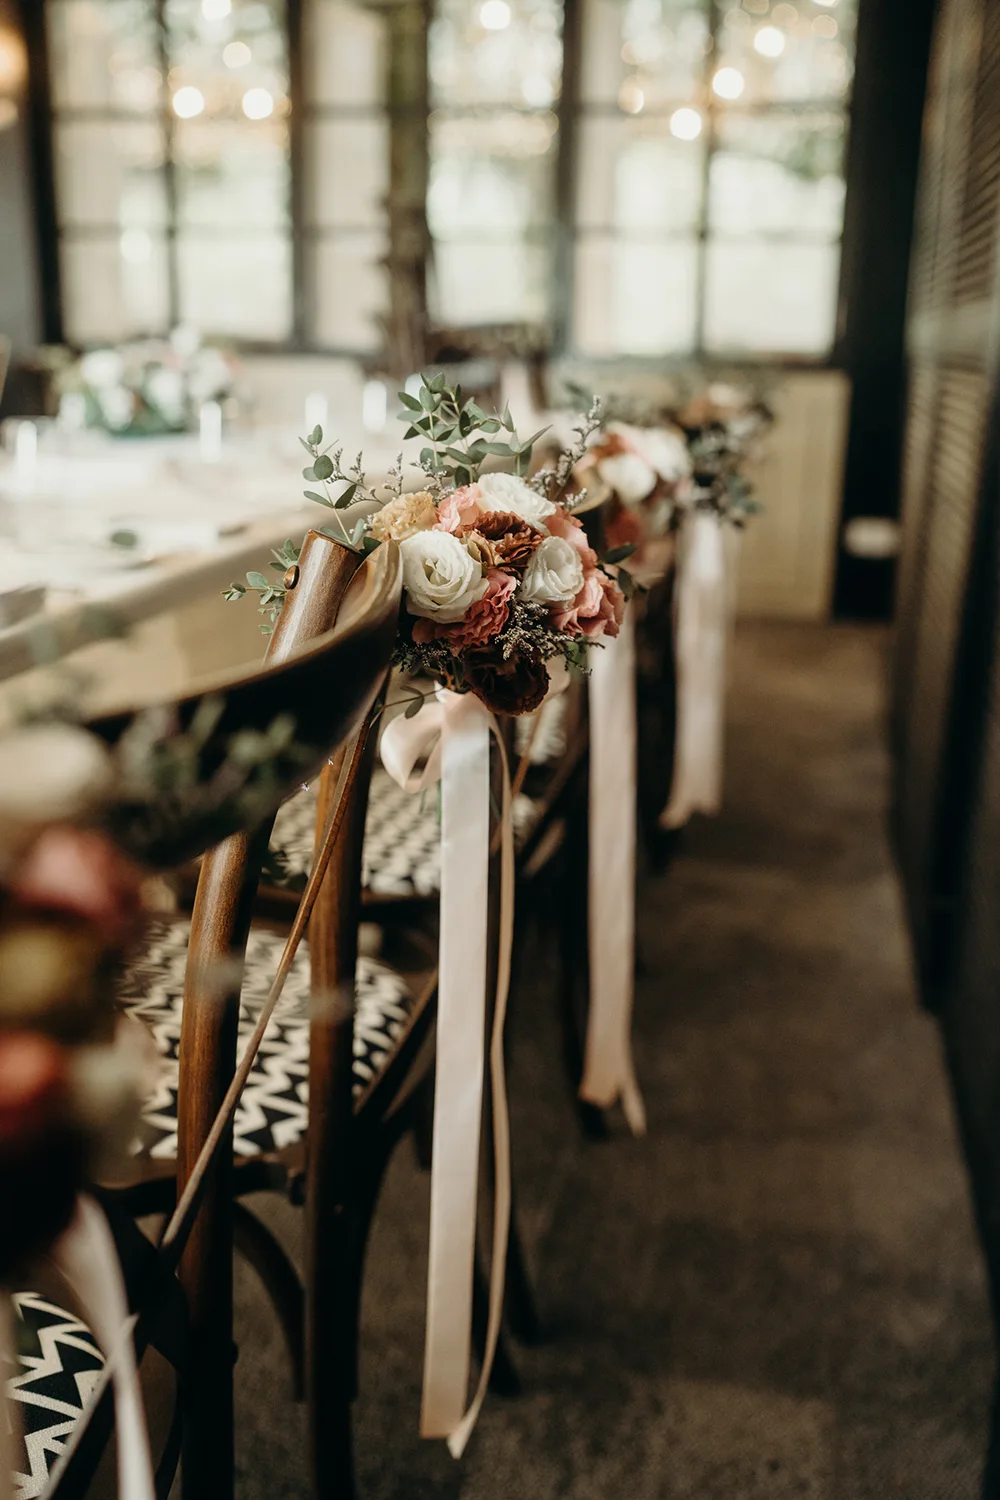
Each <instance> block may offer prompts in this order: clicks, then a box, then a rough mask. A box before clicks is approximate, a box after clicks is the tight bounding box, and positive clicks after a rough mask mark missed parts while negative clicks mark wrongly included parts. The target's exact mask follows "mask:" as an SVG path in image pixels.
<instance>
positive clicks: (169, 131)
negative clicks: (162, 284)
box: [153, 0, 181, 328]
mask: <svg viewBox="0 0 1000 1500" xmlns="http://www.w3.org/2000/svg"><path fill="white" fill-rule="evenodd" d="M153 3H154V14H155V19H156V46H157V55H158V61H159V65H160V76H161V77H162V79H163V84H162V88H161V95H160V129H161V130H162V131H163V193H164V199H165V202H166V209H167V222H166V226H165V238H166V242H167V306H168V310H169V311H168V316H169V321H170V327H171V328H176V327H177V325H178V324H179V323H180V321H181V313H180V303H181V296H180V268H179V266H178V259H177V233H178V218H177V172H176V168H175V163H174V115H173V110H172V108H171V101H170V85H169V78H170V44H169V37H168V31H167V12H166V0H153Z"/></svg>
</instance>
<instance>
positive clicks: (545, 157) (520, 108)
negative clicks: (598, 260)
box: [427, 0, 562, 327]
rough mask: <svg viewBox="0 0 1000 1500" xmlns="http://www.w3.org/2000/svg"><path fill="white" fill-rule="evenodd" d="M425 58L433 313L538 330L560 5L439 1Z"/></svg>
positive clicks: (553, 160) (550, 204) (551, 207)
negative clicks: (525, 325) (428, 100)
mask: <svg viewBox="0 0 1000 1500" xmlns="http://www.w3.org/2000/svg"><path fill="white" fill-rule="evenodd" d="M429 62H430V98H431V113H430V182H429V188H428V196H427V213H428V222H429V227H430V232H431V236H432V238H433V242H434V261H433V267H434V270H433V276H432V286H431V294H432V303H431V309H432V313H433V314H434V315H435V316H436V321H438V322H440V323H445V324H451V325H457V326H459V327H461V326H469V325H476V324H482V323H529V324H530V323H534V324H541V323H547V322H548V321H549V318H550V315H551V294H552V280H553V264H554V263H553V249H554V238H555V231H556V201H557V200H556V170H557V164H558V157H557V144H558V142H557V133H558V125H559V121H558V116H557V114H556V109H557V108H558V101H559V94H560V89H561V85H562V5H561V4H560V0H438V3H437V6H436V10H435V16H434V20H433V22H432V23H431V28H430V57H429Z"/></svg>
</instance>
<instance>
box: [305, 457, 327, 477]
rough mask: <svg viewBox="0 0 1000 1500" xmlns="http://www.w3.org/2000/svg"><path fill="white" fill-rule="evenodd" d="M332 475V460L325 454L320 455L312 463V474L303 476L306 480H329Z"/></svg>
mask: <svg viewBox="0 0 1000 1500" xmlns="http://www.w3.org/2000/svg"><path fill="white" fill-rule="evenodd" d="M332 474H333V460H332V459H331V458H329V457H328V456H327V454H325V453H321V454H320V455H319V457H318V458H317V459H316V460H315V462H314V463H313V471H312V474H311V475H309V474H307V475H305V478H306V479H309V478H312V479H329V478H331V476H332Z"/></svg>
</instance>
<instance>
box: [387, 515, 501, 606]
mask: <svg viewBox="0 0 1000 1500" xmlns="http://www.w3.org/2000/svg"><path fill="white" fill-rule="evenodd" d="M399 550H400V552H401V553H402V556H403V588H404V589H405V591H406V596H407V600H406V607H407V609H408V610H409V612H410V614H411V615H422V616H423V617H424V618H425V619H428V620H438V621H440V623H441V624H442V625H447V624H449V623H451V622H452V621H455V620H461V619H462V617H463V616H464V614H465V612H466V610H467V609H468V607H469V605H470V604H473V603H475V601H476V600H477V599H481V598H482V597H483V594H484V593H485V592H486V579H485V578H484V577H483V570H482V568H481V567H480V565H479V563H478V562H476V560H475V558H473V557H472V556H471V555H470V553H469V550H468V548H467V547H465V546H463V544H462V543H461V542H460V541H459V540H458V538H457V537H454V536H452V534H451V532H449V531H418V532H417V533H416V535H414V536H411V537H407V539H406V540H405V541H404V542H401V543H400V549H399Z"/></svg>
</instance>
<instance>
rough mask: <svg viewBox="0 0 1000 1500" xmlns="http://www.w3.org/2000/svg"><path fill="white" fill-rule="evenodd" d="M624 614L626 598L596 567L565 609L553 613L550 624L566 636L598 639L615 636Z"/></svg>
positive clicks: (589, 572) (590, 570)
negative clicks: (603, 636)
mask: <svg viewBox="0 0 1000 1500" xmlns="http://www.w3.org/2000/svg"><path fill="white" fill-rule="evenodd" d="M624 613H625V598H624V595H623V594H622V591H621V589H620V588H619V587H618V585H617V583H615V581H614V580H613V579H612V578H609V577H608V576H607V574H606V573H602V572H601V570H600V569H599V568H591V569H589V570H588V572H587V573H586V574H585V575H584V580H583V588H582V589H581V590H580V592H579V593H578V594H577V596H576V598H575V599H574V600H573V603H572V604H571V605H570V606H569V608H568V609H559V610H553V612H552V616H551V619H552V624H553V625H554V626H555V628H556V630H562V631H565V633H566V634H567V635H585V636H587V637H588V638H589V639H590V640H598V639H599V638H600V637H601V636H602V635H609V636H615V635H617V634H618V628H619V626H620V625H621V622H622V617H623V615H624Z"/></svg>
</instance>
